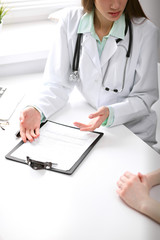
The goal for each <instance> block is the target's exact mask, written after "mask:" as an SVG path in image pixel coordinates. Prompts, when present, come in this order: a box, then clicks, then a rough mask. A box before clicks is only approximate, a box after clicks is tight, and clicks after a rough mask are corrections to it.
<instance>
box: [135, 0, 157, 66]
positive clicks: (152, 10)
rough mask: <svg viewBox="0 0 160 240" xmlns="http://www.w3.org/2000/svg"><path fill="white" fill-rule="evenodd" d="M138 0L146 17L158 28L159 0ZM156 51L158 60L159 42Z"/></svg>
mask: <svg viewBox="0 0 160 240" xmlns="http://www.w3.org/2000/svg"><path fill="white" fill-rule="evenodd" d="M139 1H140V3H141V6H142V7H143V10H144V12H145V13H146V15H147V17H148V18H149V19H150V20H151V21H152V22H153V23H154V24H155V25H156V26H157V27H158V28H159V29H160V0H139ZM159 42H160V41H159ZM158 51H159V62H160V43H159V49H158Z"/></svg>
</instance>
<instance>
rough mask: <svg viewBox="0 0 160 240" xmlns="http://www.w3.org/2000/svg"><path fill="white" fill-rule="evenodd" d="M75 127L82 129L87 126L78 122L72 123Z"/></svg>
mask: <svg viewBox="0 0 160 240" xmlns="http://www.w3.org/2000/svg"><path fill="white" fill-rule="evenodd" d="M73 124H74V125H75V126H76V127H78V128H82V127H87V126H88V125H86V124H84V123H80V122H74V123H73Z"/></svg>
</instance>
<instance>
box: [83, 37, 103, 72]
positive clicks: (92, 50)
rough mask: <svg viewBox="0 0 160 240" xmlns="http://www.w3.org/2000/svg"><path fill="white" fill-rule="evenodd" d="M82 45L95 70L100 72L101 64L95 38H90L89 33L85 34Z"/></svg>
mask: <svg viewBox="0 0 160 240" xmlns="http://www.w3.org/2000/svg"><path fill="white" fill-rule="evenodd" d="M82 47H83V49H84V51H85V53H86V54H87V55H88V56H89V57H90V59H91V61H92V62H93V64H94V65H95V67H96V68H97V70H98V71H99V72H100V73H101V64H100V58H99V53H98V49H97V43H96V40H95V39H94V38H92V37H91V35H90V34H85V35H84V38H83V43H82Z"/></svg>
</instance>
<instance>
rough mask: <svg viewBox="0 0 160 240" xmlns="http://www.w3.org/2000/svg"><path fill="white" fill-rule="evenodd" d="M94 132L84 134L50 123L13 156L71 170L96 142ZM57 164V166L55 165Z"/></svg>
mask: <svg viewBox="0 0 160 240" xmlns="http://www.w3.org/2000/svg"><path fill="white" fill-rule="evenodd" d="M96 138H97V134H96V133H94V132H82V131H79V130H78V129H75V128H72V127H66V126H64V125H59V124H56V123H53V122H50V121H48V122H47V123H45V124H44V125H43V127H42V128H41V129H40V137H39V138H37V139H35V140H34V141H33V142H32V143H30V142H26V143H25V144H22V145H21V146H20V147H19V148H18V149H16V151H14V152H13V153H12V155H11V156H13V157H16V158H20V159H26V156H29V157H30V158H31V159H33V160H36V161H41V162H52V163H53V165H52V167H54V168H57V169H61V170H69V169H70V168H71V167H72V166H73V165H74V163H75V162H76V161H77V160H78V159H79V158H80V157H81V155H82V154H83V153H84V152H85V151H86V149H87V148H88V147H89V146H90V145H91V144H92V143H93V142H94V141H95V140H96ZM54 163H55V164H57V165H54Z"/></svg>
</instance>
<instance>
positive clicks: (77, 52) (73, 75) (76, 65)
mask: <svg viewBox="0 0 160 240" xmlns="http://www.w3.org/2000/svg"><path fill="white" fill-rule="evenodd" d="M128 29H129V44H128V50H127V53H126V62H125V67H124V76H123V83H122V88H121V89H120V90H118V89H110V88H108V87H106V88H105V90H106V91H113V92H115V93H117V92H119V93H120V92H122V91H123V89H124V84H125V76H126V69H127V63H128V59H129V58H130V55H131V48H132V42H133V30H132V23H131V21H130V20H129V19H127V18H126V29H125V35H126V34H127V31H128ZM82 36H83V34H82V33H79V34H78V35H77V41H76V46H75V51H74V56H73V63H72V73H71V75H70V81H74V82H76V81H78V80H79V79H78V78H79V73H78V68H79V60H80V50H81V39H82ZM121 40H122V39H117V40H116V43H117V44H118V43H119V42H120V41H121ZM107 69H108V67H107ZM107 69H106V71H105V74H104V76H103V79H105V76H106V73H107ZM103 81H104V80H103Z"/></svg>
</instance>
